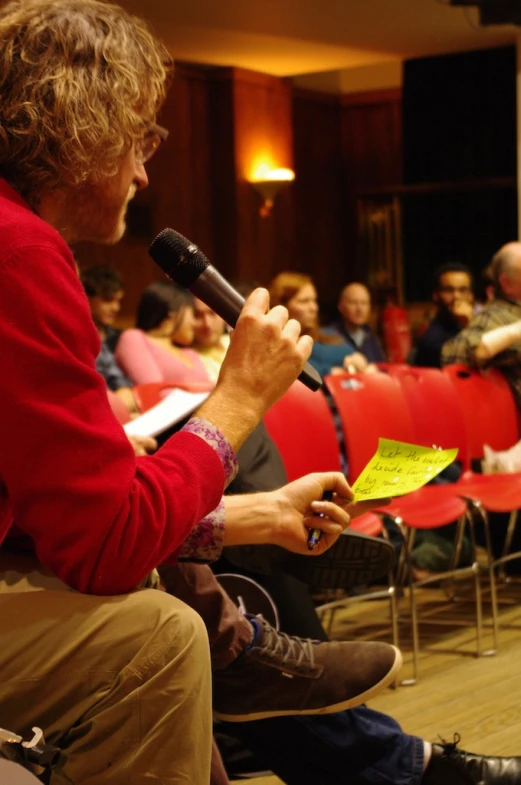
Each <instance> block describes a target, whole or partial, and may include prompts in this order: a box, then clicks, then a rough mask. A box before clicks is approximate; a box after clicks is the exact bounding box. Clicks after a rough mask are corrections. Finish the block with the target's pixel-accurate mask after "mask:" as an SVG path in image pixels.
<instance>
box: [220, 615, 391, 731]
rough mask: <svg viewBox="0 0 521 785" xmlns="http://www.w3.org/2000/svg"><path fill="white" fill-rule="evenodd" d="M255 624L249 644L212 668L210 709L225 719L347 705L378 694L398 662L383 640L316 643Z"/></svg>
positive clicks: (318, 710)
mask: <svg viewBox="0 0 521 785" xmlns="http://www.w3.org/2000/svg"><path fill="white" fill-rule="evenodd" d="M255 622H256V623H257V624H258V625H259V633H258V635H257V640H256V641H255V643H254V645H253V646H252V647H251V648H250V649H247V650H246V651H244V652H243V653H242V654H240V655H239V657H237V659H236V660H234V661H233V662H232V663H231V665H229V666H228V667H227V668H225V669H224V670H222V671H216V672H214V685H213V704H214V711H215V714H216V716H217V717H219V718H220V719H223V720H228V721H229V722H248V721H250V720H260V719H263V718H266V717H281V716H284V715H290V714H332V713H334V712H336V711H342V710H343V709H351V708H353V707H354V706H360V705H361V704H362V703H365V702H366V701H367V700H369V699H370V698H372V697H374V696H375V695H378V693H379V692H381V691H382V690H383V689H384V688H385V687H387V685H388V684H390V683H391V682H392V681H394V679H395V678H396V674H397V673H398V671H399V670H400V668H401V665H402V655H401V653H400V652H399V650H398V649H397V648H395V647H394V646H390V645H389V644H387V643H372V642H367V643H366V642H357V641H346V642H340V641H331V642H329V643H321V642H319V641H313V640H310V639H308V638H296V637H293V636H290V635H286V634H285V633H280V632H277V631H276V630H275V629H274V628H273V627H271V626H270V625H269V624H268V623H267V622H266V621H264V619H261V618H256V619H255Z"/></svg>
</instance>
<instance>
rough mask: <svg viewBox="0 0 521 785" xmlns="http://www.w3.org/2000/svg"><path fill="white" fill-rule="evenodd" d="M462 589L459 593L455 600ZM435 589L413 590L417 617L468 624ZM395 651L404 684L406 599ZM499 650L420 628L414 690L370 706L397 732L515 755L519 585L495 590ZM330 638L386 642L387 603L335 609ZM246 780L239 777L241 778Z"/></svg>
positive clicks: (520, 720) (464, 631) (268, 781)
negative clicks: (485, 650) (480, 652)
mask: <svg viewBox="0 0 521 785" xmlns="http://www.w3.org/2000/svg"><path fill="white" fill-rule="evenodd" d="M464 594H465V590H464V589H462V595H464ZM445 596H446V595H444V594H443V592H442V591H441V590H440V589H432V588H431V589H423V590H422V591H420V592H418V600H419V603H420V604H421V618H423V619H426V618H430V617H431V615H432V614H433V613H434V611H435V610H440V609H441V615H438V618H449V617H451V618H455V617H456V616H457V617H458V618H459V619H460V620H461V621H465V620H469V619H471V618H472V616H471V612H472V607H473V606H472V605H471V604H469V603H467V602H463V601H458V602H456V603H448V604H447V603H444V602H442V600H443V598H444V597H445ZM400 607H401V609H403V611H404V617H403V624H401V625H400V636H401V639H400V647H401V649H402V653H403V657H404V667H403V671H402V674H401V677H402V678H403V679H406V678H409V677H410V676H411V674H412V669H411V645H410V636H409V635H408V634H407V630H408V624H407V620H406V613H405V611H406V608H407V602H406V600H402V602H401V606H400ZM488 619H489V605H488V604H487V603H486V602H485V604H484V622H485V625H486V626H485V630H484V641H483V642H484V644H485V647H491V646H492V636H491V630H490V626H489V625H488ZM500 619H501V629H500V637H499V642H500V646H499V650H498V651H497V653H496V654H495V655H493V656H486V657H479V658H477V657H476V656H475V641H476V638H475V628H474V627H472V626H467V627H463V628H462V627H461V626H460V627H455V626H445V625H444V626H439V625H434V624H432V623H430V622H429V623H422V625H421V627H420V649H421V656H420V679H419V681H418V682H417V683H416V684H415V685H414V686H399V687H398V688H397V689H394V690H393V689H387V690H385V692H384V693H383V694H381V695H379V696H378V697H377V698H376V699H375V700H373V701H371V703H370V706H371V708H374V709H378V710H379V711H383V712H385V713H387V714H390V715H392V716H393V717H394V718H395V719H397V720H398V721H399V722H400V723H401V725H402V727H403V729H404V730H405V731H407V732H408V733H412V734H415V735H417V736H420V737H421V738H424V739H427V740H429V741H435V740H437V739H439V737H443V738H445V739H450V740H452V737H453V734H454V733H455V732H457V733H458V734H460V736H461V746H462V748H463V749H467V750H471V751H475V752H487V753H489V754H494V755H513V754H517V755H521V585H519V584H516V585H509V586H508V587H505V588H504V589H502V590H501V592H500ZM331 635H332V637H333V638H336V639H351V638H357V639H362V638H366V639H368V640H370V639H375V640H376V639H381V640H387V641H390V630H389V625H388V612H387V606H386V604H385V603H382V601H371V602H364V603H356V604H354V605H352V606H351V607H350V608H349V609H342V610H341V611H338V612H337V615H336V618H335V620H334V625H333V627H332V632H331ZM241 782H245V780H241ZM248 782H251V783H252V785H279V783H280V782H281V781H280V780H279V779H278V778H277V777H262V778H256V779H252V780H248Z"/></svg>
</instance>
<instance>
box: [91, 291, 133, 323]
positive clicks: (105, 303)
mask: <svg viewBox="0 0 521 785" xmlns="http://www.w3.org/2000/svg"><path fill="white" fill-rule="evenodd" d="M124 294H125V293H124V291H123V289H119V290H117V291H115V292H110V293H107V294H106V295H105V296H102V295H101V294H96V295H94V296H93V297H89V305H90V310H91V313H92V318H93V320H94V324H95V325H97V326H98V327H112V325H113V324H114V322H115V321H116V317H117V315H118V313H119V312H120V310H121V301H122V300H123V297H124Z"/></svg>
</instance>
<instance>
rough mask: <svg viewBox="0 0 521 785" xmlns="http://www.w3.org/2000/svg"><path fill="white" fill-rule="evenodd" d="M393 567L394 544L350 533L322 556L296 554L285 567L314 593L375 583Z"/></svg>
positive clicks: (344, 535) (341, 537)
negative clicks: (320, 590)
mask: <svg viewBox="0 0 521 785" xmlns="http://www.w3.org/2000/svg"><path fill="white" fill-rule="evenodd" d="M393 563H394V548H393V546H392V545H391V543H390V542H387V540H383V539H380V538H379V537H370V536H369V535H367V534H360V533H359V532H351V531H349V530H347V531H345V532H344V533H343V534H341V535H340V537H339V538H338V540H337V541H336V543H335V544H334V545H332V546H331V548H329V550H327V551H326V552H325V553H323V554H321V555H320V556H299V555H296V554H292V555H290V556H289V557H288V558H287V559H286V560H284V563H283V565H281V566H283V569H284V570H285V571H286V572H289V573H291V575H293V576H294V577H295V578H298V579H299V580H301V581H302V582H303V583H307V584H308V586H309V587H310V589H311V591H317V590H319V589H350V588H352V587H353V586H362V585H367V584H371V583H374V581H376V580H378V579H379V578H382V577H384V576H385V575H387V574H388V573H389V570H390V569H391V568H392V566H393Z"/></svg>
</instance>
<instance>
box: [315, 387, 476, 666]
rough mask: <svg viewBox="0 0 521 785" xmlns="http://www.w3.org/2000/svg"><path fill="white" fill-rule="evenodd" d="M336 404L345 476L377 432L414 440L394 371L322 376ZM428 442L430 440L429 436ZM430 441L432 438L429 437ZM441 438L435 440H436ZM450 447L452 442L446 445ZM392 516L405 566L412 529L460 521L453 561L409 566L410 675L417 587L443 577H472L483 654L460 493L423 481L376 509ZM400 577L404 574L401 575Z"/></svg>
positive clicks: (355, 471) (359, 465)
mask: <svg viewBox="0 0 521 785" xmlns="http://www.w3.org/2000/svg"><path fill="white" fill-rule="evenodd" d="M325 381H326V384H327V386H328V389H329V390H330V392H331V394H332V396H333V398H334V401H335V404H336V406H337V409H338V412H339V414H340V418H341V421H342V428H343V433H344V439H345V445H346V451H347V458H348V465H349V477H350V480H351V481H354V479H356V477H358V475H359V474H360V473H361V472H362V470H363V468H364V467H365V466H366V464H367V463H368V461H369V460H370V458H372V456H373V455H374V453H375V451H376V448H377V446H378V440H379V438H380V437H384V438H388V439H395V440H398V441H403V442H408V443H410V444H415V443H417V437H416V431H415V428H414V424H413V421H412V418H411V415H410V413H409V409H408V406H407V401H406V399H405V396H404V394H403V392H402V390H401V389H400V386H399V384H398V383H397V382H396V380H395V379H394V378H393V376H392V374H384V373H382V374H353V375H338V376H328V377H326V379H325ZM427 444H428V442H427ZM430 444H432V442H430ZM436 444H437V445H438V444H439V440H438V441H437V442H436ZM450 446H451V447H452V446H454V445H452V444H451V445H450ZM380 511H381V512H386V513H387V514H389V515H391V516H393V517H394V518H395V520H397V522H402V521H403V523H404V524H405V526H406V528H405V535H406V539H407V548H406V549H405V554H404V555H405V560H406V563H404V564H403V565H402V566H403V567H410V564H407V562H408V558H409V554H410V550H411V548H412V546H413V544H414V531H415V530H417V529H434V528H438V527H440V526H445V525H447V524H449V523H452V522H454V521H457V522H458V525H457V535H456V539H455V543H454V563H453V564H452V565H451V568H450V569H449V570H447V571H446V572H444V573H441V574H437V575H436V576H430V577H428V578H424V579H422V580H418V581H412V579H411V578H410V569H409V570H408V576H409V585H410V599H411V615H412V634H413V669H414V678H415V679H416V677H417V674H418V650H419V643H418V624H417V613H416V601H415V589H416V588H418V587H420V586H423V585H427V584H429V583H433V582H435V581H436V582H437V581H440V580H441V579H445V578H464V577H468V576H472V577H473V579H474V590H475V592H474V593H475V602H476V639H477V653H478V654H481V653H482V651H481V626H482V613H481V589H480V582H479V566H478V563H477V560H476V558H475V557H474V559H473V562H472V564H471V565H470V566H457V559H458V558H459V555H460V551H461V541H462V538H463V534H464V531H465V528H466V526H467V524H468V526H469V529H470V531H471V541H472V543H473V542H474V538H473V530H472V521H471V517H470V515H469V512H468V508H467V504H466V501H465V500H464V499H462V498H461V497H459V496H458V494H457V493H456V492H455V491H453V490H452V488H451V486H425V487H423V488H420V489H419V490H418V491H415V492H413V493H410V494H408V495H407V496H402V497H400V498H397V499H394V500H393V502H392V503H391V505H389V506H388V507H386V508H383V509H382V510H380ZM400 577H403V576H400Z"/></svg>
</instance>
